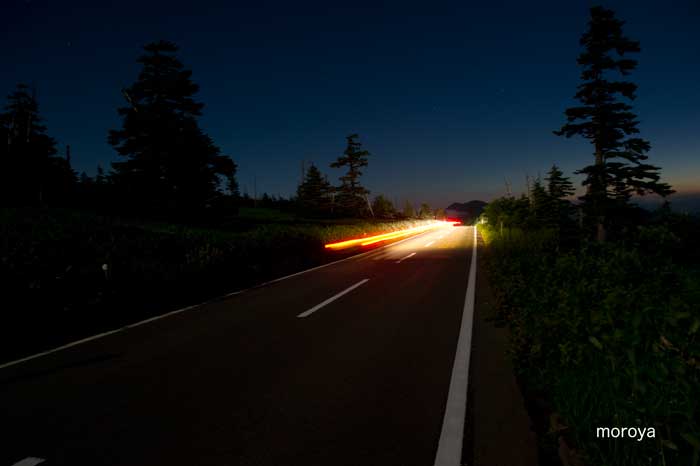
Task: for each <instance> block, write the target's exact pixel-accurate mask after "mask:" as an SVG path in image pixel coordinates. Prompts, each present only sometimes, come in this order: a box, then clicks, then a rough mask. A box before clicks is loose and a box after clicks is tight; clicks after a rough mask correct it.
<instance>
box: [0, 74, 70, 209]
mask: <svg viewBox="0 0 700 466" xmlns="http://www.w3.org/2000/svg"><path fill="white" fill-rule="evenodd" d="M46 131H47V130H46V126H44V124H43V119H42V117H41V116H40V115H39V104H38V103H37V99H36V96H35V92H33V91H31V90H30V89H29V87H28V86H27V85H25V84H18V85H17V88H16V89H15V90H14V91H13V92H12V93H11V94H10V95H8V96H7V105H6V106H5V111H4V112H3V113H0V163H1V164H2V170H1V171H0V203H2V204H3V205H8V206H38V205H60V204H66V203H67V202H69V201H70V197H71V194H72V191H73V189H74V188H75V185H76V183H77V175H76V173H75V172H74V171H73V170H72V168H71V167H70V163H69V162H68V160H67V159H66V158H63V157H57V156H56V153H57V150H56V140H55V139H54V138H52V137H51V136H49V135H48V134H47V132H46Z"/></svg>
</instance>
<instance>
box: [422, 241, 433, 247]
mask: <svg viewBox="0 0 700 466" xmlns="http://www.w3.org/2000/svg"><path fill="white" fill-rule="evenodd" d="M434 243H435V241H431V242H429V243H428V244H426V245H425V246H423V247H426V248H427V247H428V246H432V245H433V244H434Z"/></svg>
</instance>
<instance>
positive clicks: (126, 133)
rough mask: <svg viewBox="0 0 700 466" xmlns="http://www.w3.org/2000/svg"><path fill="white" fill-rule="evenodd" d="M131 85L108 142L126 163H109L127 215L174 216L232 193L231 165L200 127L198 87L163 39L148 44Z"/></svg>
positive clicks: (234, 193) (234, 187)
mask: <svg viewBox="0 0 700 466" xmlns="http://www.w3.org/2000/svg"><path fill="white" fill-rule="evenodd" d="M144 50H145V51H146V54H145V55H143V56H141V57H140V58H139V60H138V61H139V63H141V64H142V65H143V68H142V70H141V72H140V73H139V76H138V79H137V81H136V82H135V83H134V84H133V85H132V86H131V87H129V88H127V89H125V90H124V91H123V94H124V97H125V98H126V101H127V103H128V106H127V107H122V108H120V109H119V115H120V116H121V117H122V118H123V123H122V129H120V130H113V131H110V134H109V142H110V144H112V145H113V146H114V148H115V150H116V151H117V153H118V154H119V155H120V156H122V157H124V158H126V160H125V161H123V162H116V163H114V164H113V168H114V171H115V173H114V181H115V185H116V187H117V188H119V189H120V192H121V194H122V197H123V199H122V202H123V203H125V204H127V205H128V206H129V207H130V208H131V209H138V210H151V211H160V212H162V211H167V212H170V213H172V214H173V215H176V216H178V217H183V216H184V217H188V216H190V215H192V214H193V213H195V212H202V211H203V210H204V209H206V208H207V207H208V206H210V205H211V202H212V201H213V200H215V199H217V198H219V197H221V196H223V195H225V194H228V195H231V196H234V197H235V196H237V195H238V186H237V184H236V179H235V173H236V165H235V164H234V163H233V161H232V160H231V159H230V158H229V157H227V156H224V155H221V151H220V149H219V148H218V147H217V146H216V145H215V144H214V142H213V141H212V139H211V138H210V137H209V136H208V135H206V134H205V133H204V132H203V131H202V130H201V129H200V128H199V124H198V122H197V119H198V118H199V117H200V116H201V114H202V108H203V107H204V105H203V104H201V103H198V102H196V101H195V100H194V99H193V97H194V95H195V94H196V93H197V91H198V90H199V86H197V85H196V84H195V83H193V82H192V80H191V76H192V72H191V71H189V70H185V69H184V67H183V65H182V63H181V62H180V61H179V60H178V59H177V57H176V56H175V53H176V52H177V50H178V48H177V47H176V46H175V45H174V44H172V43H170V42H166V41H160V42H155V43H151V44H148V45H146V46H145V47H144Z"/></svg>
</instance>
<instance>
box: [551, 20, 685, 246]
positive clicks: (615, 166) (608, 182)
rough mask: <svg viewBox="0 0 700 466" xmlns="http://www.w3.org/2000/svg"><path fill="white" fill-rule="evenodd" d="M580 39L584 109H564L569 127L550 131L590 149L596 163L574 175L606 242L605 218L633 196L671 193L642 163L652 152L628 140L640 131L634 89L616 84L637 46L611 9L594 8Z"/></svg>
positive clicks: (632, 66)
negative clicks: (580, 141)
mask: <svg viewBox="0 0 700 466" xmlns="http://www.w3.org/2000/svg"><path fill="white" fill-rule="evenodd" d="M590 13H591V17H590V21H589V25H588V31H586V32H585V33H584V34H583V36H582V37H581V41H580V43H581V45H582V46H583V47H584V51H583V52H582V53H581V55H579V57H578V63H579V65H581V66H582V67H583V72H582V73H581V80H582V81H583V82H582V83H581V84H580V85H579V91H578V92H577V93H576V96H575V97H576V99H577V100H579V101H580V102H581V104H582V106H579V107H572V108H569V109H567V110H566V117H567V123H566V124H565V125H564V126H562V127H561V129H560V130H558V131H555V132H554V133H555V134H557V135H559V136H562V135H563V136H566V137H571V136H574V135H579V136H582V137H584V138H586V139H588V140H590V142H591V144H593V146H594V156H595V160H594V163H593V164H591V165H588V166H586V167H584V168H583V169H581V170H579V171H578V172H577V173H581V174H584V175H586V179H585V181H584V182H583V184H584V185H585V186H586V187H587V189H588V191H587V193H586V194H585V195H584V196H583V197H582V200H583V201H584V206H585V208H586V211H587V213H588V214H589V215H591V216H593V217H594V218H595V219H596V224H597V238H598V240H599V241H604V240H605V236H606V226H605V225H606V216H607V215H608V214H609V213H610V212H611V211H612V210H613V209H614V208H616V207H617V206H619V205H620V204H627V202H628V200H629V199H630V196H631V195H632V194H633V193H636V194H639V195H643V194H646V193H657V194H660V195H662V196H666V195H668V194H670V193H672V192H673V191H672V190H671V187H670V186H669V185H668V184H666V183H662V182H660V181H659V180H660V175H659V170H660V169H659V168H658V167H655V166H653V165H650V164H648V163H645V162H644V161H645V160H647V155H646V153H647V152H648V151H649V149H650V148H651V145H650V144H649V142H648V141H646V140H644V139H642V138H639V137H629V136H630V135H634V134H637V133H639V129H638V128H637V126H638V124H639V122H638V121H637V119H636V118H637V117H636V115H635V114H634V113H633V112H632V110H633V109H632V106H631V105H629V104H628V103H627V102H626V101H625V100H623V99H627V100H633V99H634V98H635V91H636V90H637V85H636V84H634V83H632V82H629V81H621V80H615V77H616V76H627V75H629V74H630V72H632V71H633V70H634V69H635V68H636V66H637V61H636V60H632V59H630V58H627V55H628V54H630V53H634V52H639V50H640V48H639V42H637V41H633V40H630V39H628V38H627V37H625V36H624V35H623V32H622V26H623V24H624V22H623V21H620V20H618V19H616V18H615V15H614V13H613V12H612V11H611V10H608V9H605V8H602V7H599V6H596V7H593V8H591V10H590Z"/></svg>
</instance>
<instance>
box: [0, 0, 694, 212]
mask: <svg viewBox="0 0 700 466" xmlns="http://www.w3.org/2000/svg"><path fill="white" fill-rule="evenodd" d="M108 3H109V5H107V4H108ZM590 5H591V3H590V2H584V1H569V0H567V1H563V0H556V1H547V2H544V1H535V2H523V1H522V0H520V1H508V2H505V1H495V0H493V1H488V2H478V3H472V2H467V1H454V2H441V1H433V0H431V1H421V2H415V3H411V2H407V1H401V2H379V1H371V2H359V1H353V2H332V1H331V2H291V1H279V2H268V1H250V2H245V3H244V2H237V1H221V2H214V1H208V0H198V1H196V2H194V1H190V2H173V1H148V0H141V1H138V2H137V1H131V0H121V1H119V2H98V1H94V0H92V1H89V2H77V1H66V0H51V1H49V0H21V1H18V0H3V2H2V6H1V7H0V17H2V18H3V20H4V22H5V24H4V26H3V33H2V36H1V41H0V50H2V54H3V57H2V61H3V66H2V69H1V72H0V91H1V92H2V93H3V94H7V93H9V92H10V91H11V90H12V89H13V87H14V85H15V84H16V83H17V82H20V81H23V82H28V83H32V84H35V85H36V87H37V89H38V97H39V104H40V110H41V112H42V114H43V116H44V117H45V118H46V123H47V126H48V129H49V133H50V134H51V135H52V136H53V137H55V138H56V139H57V140H58V141H59V148H60V151H61V153H63V152H64V150H65V145H66V144H70V145H71V150H72V157H73V165H74V168H75V169H76V170H77V171H78V172H81V171H86V172H87V173H88V174H94V173H95V169H96V166H97V164H98V163H102V164H103V166H105V168H107V167H108V166H109V162H111V161H115V160H117V156H116V154H115V152H114V151H113V150H112V148H111V146H109V145H108V144H107V132H108V130H109V129H114V128H118V127H119V125H120V119H119V118H118V115H117V112H116V108H117V107H118V106H120V105H122V104H123V98H122V96H121V94H120V89H121V88H122V87H125V86H128V85H130V84H131V83H132V82H133V81H134V80H135V78H136V76H137V73H138V71H139V66H138V65H137V63H136V58H137V57H138V56H139V55H140V54H141V48H140V47H141V46H143V45H144V44H145V43H147V42H150V41H153V40H158V39H166V40H171V41H173V42H175V43H177V44H178V45H179V46H180V47H181V50H180V54H179V57H180V59H181V60H182V61H183V62H184V64H185V66H186V67H188V68H190V69H192V70H193V73H194V74H193V79H194V81H195V82H197V83H198V84H199V85H200V86H201V91H200V93H199V96H198V97H199V100H200V101H202V102H204V103H205V104H206V107H205V109H204V117H203V118H202V120H201V126H202V128H203V129H204V130H205V131H206V132H208V133H209V135H210V136H212V137H213V139H214V140H215V142H216V143H217V144H218V145H219V146H220V147H221V148H222V150H223V152H224V153H225V154H227V155H230V156H231V157H232V158H233V159H234V160H235V162H236V163H237V164H238V166H239V173H238V180H239V183H240V185H241V190H242V191H243V190H247V191H248V192H249V193H250V194H252V193H253V183H254V179H255V180H256V182H257V191H258V194H260V193H262V192H263V191H267V192H268V193H271V194H281V195H284V196H287V195H289V194H291V193H293V192H294V190H295V189H296V185H297V183H298V182H299V178H300V172H301V161H302V160H306V161H307V163H308V162H310V161H313V162H315V163H316V164H317V165H318V166H319V167H320V168H321V170H322V171H324V172H325V173H327V174H328V175H329V179H331V180H332V181H333V182H337V178H338V176H340V175H341V173H340V170H338V169H330V168H328V165H329V163H330V162H331V161H333V160H334V159H335V158H336V157H337V156H338V155H339V154H341V153H342V151H343V149H344V147H345V139H344V137H345V136H346V135H347V134H349V133H352V132H357V133H359V134H360V137H361V141H362V142H363V143H364V145H365V148H366V149H368V150H369V151H370V152H371V153H372V157H371V159H370V165H369V167H368V169H367V170H366V176H365V177H364V183H365V184H366V186H367V187H368V188H369V189H371V190H372V193H373V194H379V193H383V194H385V195H387V196H388V197H389V198H390V199H392V200H398V201H399V202H400V203H401V204H403V201H404V200H405V199H408V200H411V201H412V202H415V203H419V202H429V203H430V204H431V205H433V206H434V207H444V206H446V205H447V204H449V203H451V202H455V201H458V202H464V201H468V200H470V199H475V198H479V199H484V200H489V199H491V198H493V197H494V196H498V195H501V194H503V192H504V182H503V180H504V178H507V179H509V180H510V181H511V182H512V184H513V190H514V191H516V192H518V191H520V190H522V189H523V188H524V185H525V176H526V175H530V176H531V177H536V176H537V175H538V173H541V174H543V175H544V173H545V172H546V170H547V169H548V168H549V167H550V166H551V164H552V163H554V162H556V163H557V164H559V165H560V166H561V167H562V168H563V169H564V170H565V171H566V172H567V173H569V174H570V173H571V172H572V171H573V170H575V169H577V168H580V167H582V166H584V165H586V164H588V163H590V162H591V160H592V156H591V155H590V152H591V149H590V146H589V145H588V144H587V143H586V142H583V141H582V140H580V139H569V140H567V139H565V138H561V137H557V136H554V135H553V134H552V130H554V129H558V128H559V127H560V126H561V124H562V123H563V122H564V115H563V111H564V109H565V108H566V107H567V106H569V105H571V104H572V103H573V100H572V96H573V94H574V93H575V90H576V89H575V87H576V85H577V84H578V78H579V73H580V70H579V68H578V66H577V65H576V57H577V55H578V53H579V45H578V40H579V37H580V35H581V33H582V32H583V31H584V29H585V27H586V22H587V17H588V7H589V6H590ZM604 6H606V7H609V8H612V9H613V10H615V11H616V12H617V14H618V17H620V18H621V19H624V20H625V21H627V25H626V28H625V31H626V34H627V35H628V36H629V37H631V38H633V39H637V40H640V41H641V46H642V53H640V54H637V56H636V57H635V58H637V59H638V60H639V68H638V69H637V70H636V72H635V73H634V74H633V75H632V79H633V80H634V81H635V82H636V83H637V84H639V86H640V88H639V92H638V98H637V100H636V102H635V103H634V105H635V108H636V110H637V111H638V114H639V116H640V120H641V126H640V129H641V131H642V133H641V135H642V137H645V138H647V139H649V140H650V141H651V143H652V151H651V152H650V157H651V162H652V163H655V164H657V165H660V166H662V167H663V168H664V171H663V173H664V178H665V179H666V180H667V181H668V182H670V183H672V184H673V185H674V187H675V188H676V189H677V190H678V191H679V192H689V191H698V190H700V27H699V25H700V2H698V1H697V0H687V1H672V2H659V1H647V2H640V1H639V0H637V1H624V2H623V1H614V2H606V3H604Z"/></svg>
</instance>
